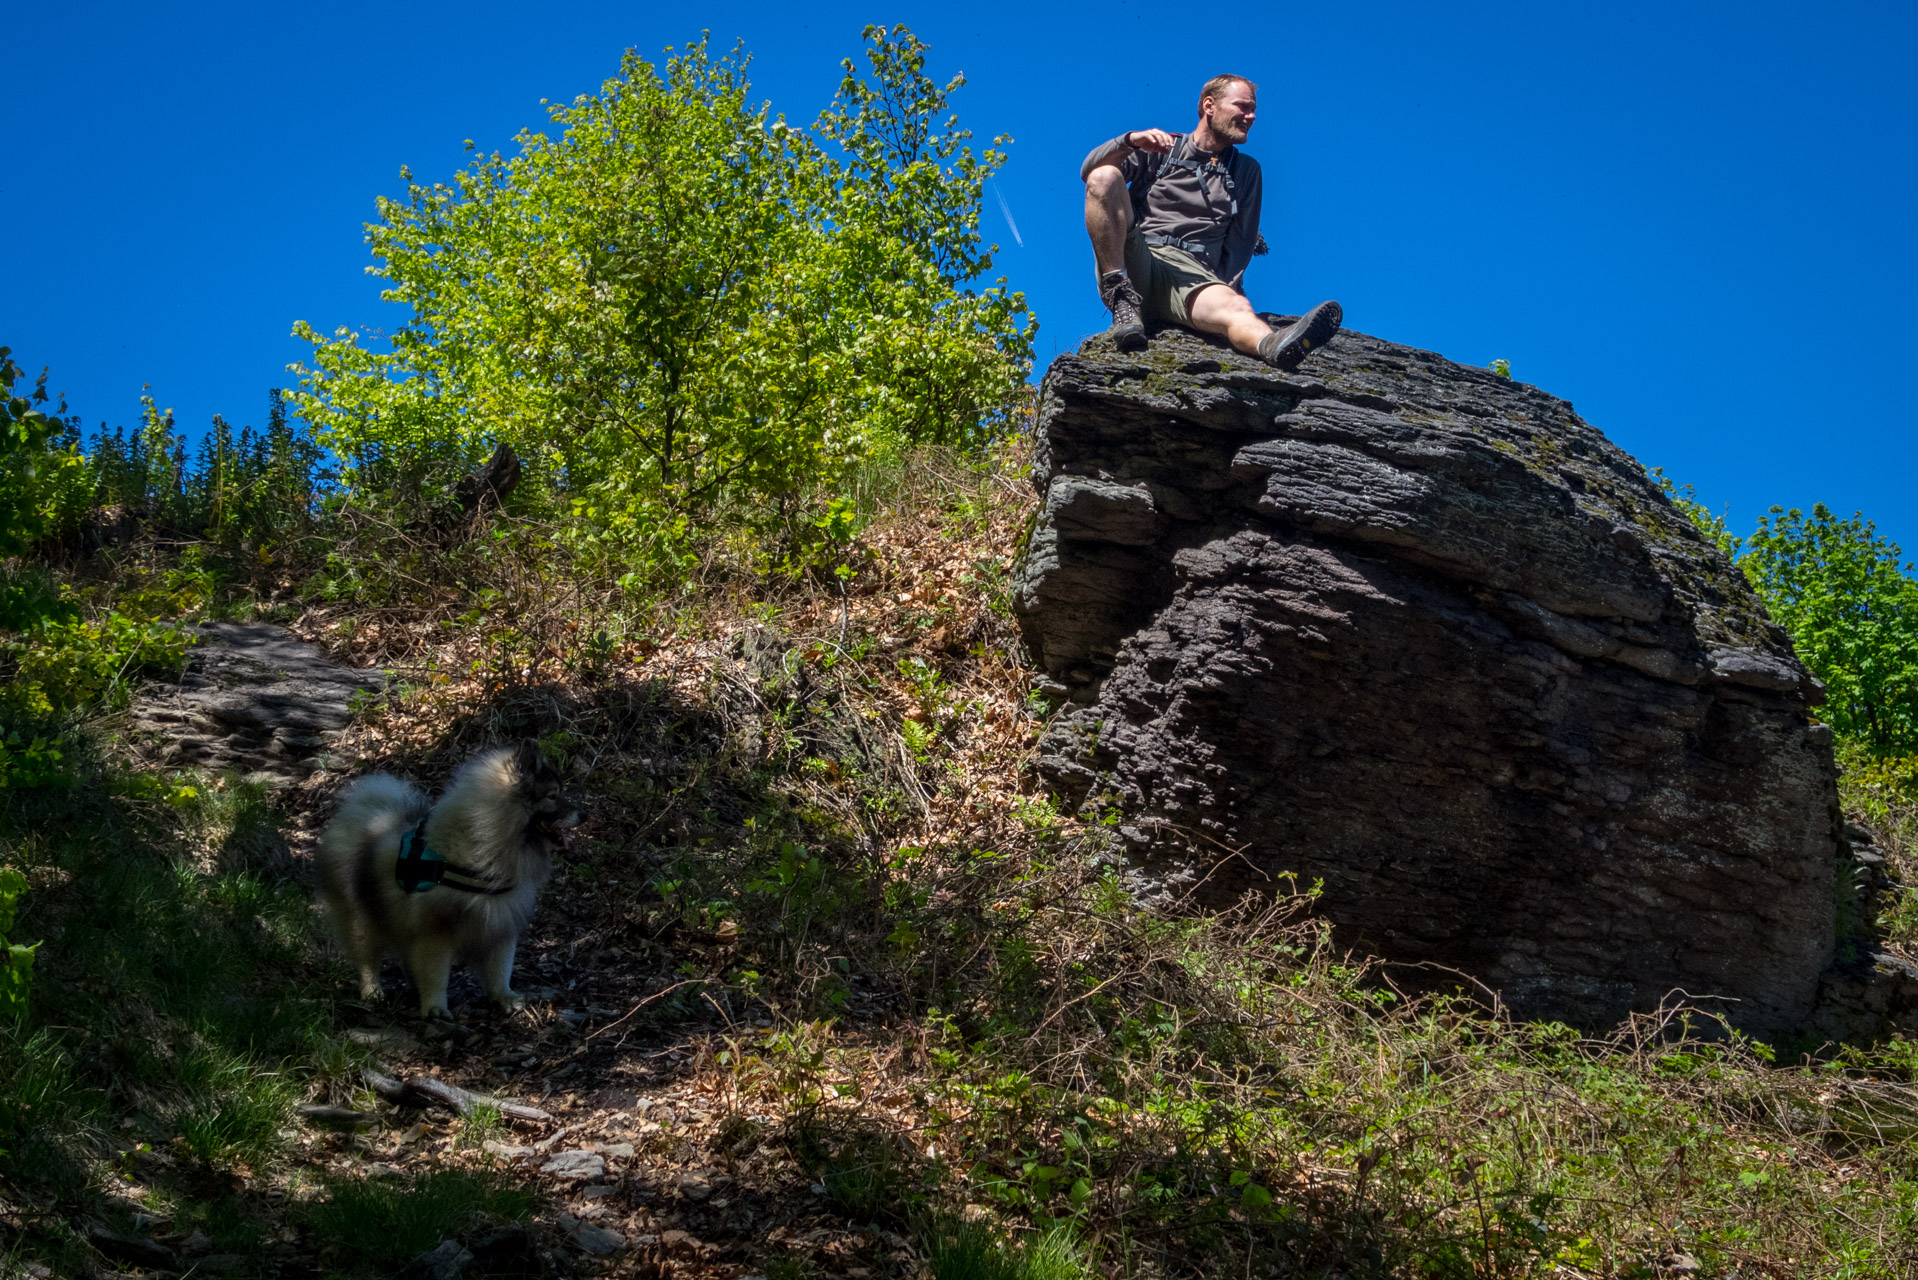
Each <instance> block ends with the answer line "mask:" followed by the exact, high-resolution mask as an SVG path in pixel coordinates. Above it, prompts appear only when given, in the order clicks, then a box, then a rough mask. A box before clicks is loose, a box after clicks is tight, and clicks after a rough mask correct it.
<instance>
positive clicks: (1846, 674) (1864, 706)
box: [1738, 502, 1918, 755]
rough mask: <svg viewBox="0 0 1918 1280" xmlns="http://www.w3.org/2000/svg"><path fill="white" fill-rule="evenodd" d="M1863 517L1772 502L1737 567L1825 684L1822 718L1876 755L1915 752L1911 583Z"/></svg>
mask: <svg viewBox="0 0 1918 1280" xmlns="http://www.w3.org/2000/svg"><path fill="white" fill-rule="evenodd" d="M1903 560H1904V556H1903V553H1902V552H1900V551H1899V549H1898V547H1897V545H1896V544H1894V543H1892V542H1889V541H1887V540H1886V539H1884V538H1883V537H1881V536H1879V534H1878V531H1877V529H1876V527H1874V526H1873V524H1872V522H1871V521H1869V520H1867V519H1865V518H1864V517H1863V516H1862V515H1854V516H1852V518H1851V519H1849V520H1840V519H1839V518H1838V517H1836V516H1835V515H1833V514H1832V513H1831V511H1830V510H1829V509H1828V508H1827V507H1826V506H1825V505H1824V504H1823V503H1822V502H1821V503H1819V504H1817V505H1816V506H1814V507H1813V508H1812V509H1811V514H1810V515H1809V516H1807V515H1806V514H1805V513H1804V512H1802V511H1799V510H1798V509H1796V508H1793V509H1792V510H1790V511H1785V510H1783V509H1782V508H1779V507H1773V508H1772V509H1771V514H1770V515H1769V516H1766V517H1763V518H1761V519H1760V520H1759V522H1758V530H1757V532H1755V533H1753V534H1752V536H1751V538H1750V540H1749V542H1747V543H1746V550H1745V553H1744V554H1743V555H1742V556H1740V557H1739V559H1738V565H1739V567H1740V568H1742V569H1743V570H1744V571H1745V576H1746V577H1748V578H1750V579H1751V582H1752V585H1753V586H1754V587H1756V588H1757V589H1758V594H1759V595H1760V596H1762V597H1763V598H1764V601H1765V607H1766V608H1767V609H1769V610H1770V611H1771V615H1772V617H1773V619H1774V620H1776V621H1777V622H1778V624H1779V625H1780V626H1782V627H1784V628H1785V630H1786V631H1788V632H1790V633H1791V638H1792V643H1793V645H1795V646H1796V648H1797V650H1798V656H1799V657H1800V658H1801V659H1802V660H1803V661H1804V663H1805V665H1806V666H1807V667H1809V668H1811V671H1812V674H1813V675H1815V676H1817V677H1818V678H1819V679H1820V680H1822V681H1824V683H1825V703H1824V706H1823V707H1822V708H1821V709H1820V712H1819V714H1820V716H1821V718H1823V719H1824V720H1825V722H1826V723H1828V724H1829V725H1831V727H1832V731H1833V732H1834V733H1836V734H1838V735H1840V736H1841V737H1843V738H1846V739H1849V740H1851V741H1854V742H1856V743H1858V744H1859V745H1861V746H1862V747H1864V748H1865V749H1866V750H1867V751H1869V752H1870V753H1871V754H1873V755H1909V754H1912V753H1914V752H1918V582H1913V581H1912V580H1911V579H1910V578H1909V577H1907V576H1906V574H1907V573H1908V572H1909V571H1910V567H1911V566H1909V565H1907V564H1904V563H1903Z"/></svg>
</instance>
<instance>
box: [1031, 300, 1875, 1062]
mask: <svg viewBox="0 0 1918 1280" xmlns="http://www.w3.org/2000/svg"><path fill="white" fill-rule="evenodd" d="M1038 432H1039V442H1038V456H1037V462H1036V472H1035V476H1034V479H1035V483H1036V484H1037V486H1038V488H1039V491H1040V494H1041V498H1042V502H1043V507H1042V510H1041V514H1040V518H1039V521H1038V524H1037V527H1036V528H1035V531H1034V533H1033V536H1032V541H1031V544H1030V549H1029V552H1028V555H1027V558H1026V566H1025V570H1024V574H1023V577H1022V579H1021V581H1020V582H1019V584H1018V589H1017V594H1016V600H1015V605H1016V608H1017V611H1018V614H1019V618H1020V622H1021V626H1022V628H1023V630H1024V633H1025V636H1026V638H1027V641H1028V644H1029V647H1030V648H1031V650H1032V652H1033V654H1034V656H1035V658H1036V659H1037V661H1038V662H1039V663H1040V664H1041V665H1042V666H1043V668H1044V671H1045V673H1046V681H1047V682H1048V683H1049V684H1050V687H1051V688H1052V690H1053V692H1054V693H1055V694H1057V695H1058V696H1060V697H1062V698H1064V699H1066V700H1067V701H1068V703H1069V705H1068V707H1067V710H1066V711H1065V713H1064V714H1062V715H1061V716H1060V718H1059V719H1058V721H1057V722H1056V724H1055V728H1054V730H1053V732H1052V733H1051V735H1050V736H1049V737H1048V739H1047V741H1046V744H1045V747H1044V749H1043V751H1042V756H1043V759H1042V762H1041V769H1042V771H1043V772H1044V774H1045V775H1046V776H1047V778H1048V779H1049V781H1050V782H1051V783H1052V784H1053V786H1054V787H1055V788H1056V789H1057V790H1059V791H1060V792H1061V793H1063V794H1064V796H1065V797H1066V798H1067V799H1068V800H1070V801H1071V802H1074V803H1082V802H1091V803H1095V804H1103V805H1109V806H1114V807H1116V808H1117V809H1118V810H1119V812H1120V813H1122V814H1123V815H1124V816H1123V820H1122V824H1121V828H1120V829H1121V830H1122V832H1123V833H1124V835H1125V837H1126V839H1127V841H1128V843H1129V847H1130V849H1131V851H1132V854H1133V855H1134V867H1135V870H1134V877H1135V879H1136V881H1137V883H1138V885H1139V887H1140V889H1141V891H1142V892H1144V893H1147V894H1158V895H1162V896H1165V897H1167V898H1171V899H1180V900H1187V901H1192V902H1196V903H1206V904H1218V903H1222V902H1226V901H1230V900H1233V899H1236V898H1237V897H1238V896H1239V895H1241V894H1242V893H1244V892H1245V891H1246V890H1248V889H1253V888H1262V887H1267V886H1272V885H1274V884H1275V883H1277V877H1279V876H1281V875H1282V874H1283V873H1288V872H1290V873H1295V874H1296V875H1297V876H1298V877H1299V878H1300V884H1301V885H1302V886H1303V885H1309V884H1310V883H1311V882H1313V881H1315V880H1322V881H1323V883H1324V895H1323V898H1322V900H1321V903H1322V908H1323V911H1324V913H1325V915H1326V916H1327V917H1328V918H1329V919H1330V920H1331V921H1332V922H1333V925H1334V927H1335V931H1336V935H1337V936H1338V938H1339V939H1340V940H1341V941H1342V942H1343V943H1345V944H1346V945H1349V946H1351V947H1354V948H1357V949H1361V950H1364V951H1368V952H1371V953H1374V954H1378V955H1382V956H1385V957H1388V958H1391V959H1395V960H1399V961H1407V962H1414V963H1423V964H1425V965H1427V966H1428V967H1427V968H1426V969H1425V970H1423V972H1424V973H1425V974H1426V975H1427V977H1428V978H1429V979H1430V981H1431V982H1432V984H1433V985H1451V984H1452V983H1455V982H1457V981H1459V979H1458V978H1457V977H1456V976H1454V975H1452V974H1450V973H1447V972H1446V970H1448V969H1450V970H1457V971H1459V972H1460V973H1462V974H1468V975H1471V976H1472V977H1473V978H1476V979H1478V980H1480V981H1482V982H1484V983H1485V984H1487V985H1488V986H1490V987H1492V988H1494V989H1496V990H1497V991H1499V992H1500V993H1501V995H1502V997H1503V998H1504V1000H1505V1001H1506V1003H1507V1004H1508V1006H1509V1007H1511V1008H1512V1009H1513V1010H1514V1011H1515V1012H1517V1013H1519V1014H1521V1015H1523V1016H1529V1017H1554V1018H1563V1019H1566V1020H1568V1021H1571V1022H1574V1023H1578V1024H1582V1025H1587V1026H1603V1025H1608V1024H1610V1023H1612V1022H1614V1021H1616V1020H1617V1019H1618V1018H1620V1017H1622V1016H1624V1015H1625V1014H1627V1013H1629V1012H1631V1011H1633V1010H1642V1009H1649V1008H1653V1007H1656V1006H1657V1005H1658V1004H1659V1003H1660V1001H1661V1000H1663V999H1665V998H1666V997H1667V996H1668V995H1670V994H1671V993H1674V992H1684V993H1687V994H1688V995H1689V996H1691V997H1693V998H1699V999H1702V998H1704V997H1721V998H1723V999H1724V1000H1726V1001H1727V1002H1728V1003H1725V1004H1722V1005H1718V1006H1716V1007H1719V1008H1722V1009H1723V1010H1724V1011H1725V1012H1726V1013H1727V1014H1728V1015H1729V1016H1730V1018H1731V1019H1732V1020H1733V1022H1734V1023H1735V1024H1737V1025H1739V1026H1740V1027H1742V1028H1744V1029H1746V1030H1748V1031H1751V1032H1754V1033H1758V1034H1763V1035H1775V1034H1780V1033H1785V1032H1789V1031H1793V1030H1796V1029H1798V1028H1800V1027H1802V1026H1804V1025H1805V1023H1806V1020H1807V1018H1808V1016H1809V1014H1810V1012H1811V1008H1812V1005H1813V1002H1814V999H1815V997H1816V994H1817V990H1818V984H1819V979H1820V976H1821V974H1823V973H1824V972H1825V971H1826V969H1827V967H1828V966H1829V965H1830V964H1831V962H1832V958H1833V954H1834V940H1835V935H1836V932H1837V931H1838V929H1839V926H1840V921H1839V919H1838V914H1839V912H1838V908H1839V903H1840V897H1841V894H1842V893H1844V892H1846V891H1847V886H1846V885H1845V884H1844V883H1843V882H1842V880H1841V877H1840V875H1839V868H1840V859H1841V856H1842V855H1841V843H1840V842H1841V827H1840V822H1839V818H1838V806H1837V798H1836V792H1835V771H1834V769H1833V765H1832V758H1831V748H1830V741H1829V732H1828V731H1827V730H1826V729H1824V728H1823V727H1822V726H1814V725H1813V724H1811V722H1810V720H1809V718H1808V716H1807V707H1808V706H1809V705H1810V704H1811V703H1812V702H1813V701H1814V700H1815V698H1816V696H1817V692H1818V691H1817V687H1816V684H1815V682H1814V681H1813V680H1812V679H1811V678H1810V676H1809V675H1808V674H1807V673H1806V671H1805V670H1804V668H1803V667H1802V666H1801V665H1800V664H1799V662H1798V661H1797V659H1796V658H1795V657H1794V656H1793V654H1792V650H1791V646H1790V643H1789V641H1788V640H1787V638H1786V637H1785V635H1784V633H1783V632H1782V631H1780V630H1779V629H1778V628H1777V627H1776V626H1774V625H1772V624H1771V623H1770V622H1769V620H1768V619H1767V618H1766V617H1765V615H1764V612H1763V609H1762V607H1761V606H1760V604H1759V602H1758V600H1757V599H1756V597H1755V596H1754V595H1753V593H1752V591H1751V589H1750V588H1749V586H1748V585H1747V584H1746V583H1745V581H1744V579H1743V577H1742V576H1741V575H1740V574H1739V573H1738V572H1737V570H1736V569H1734V568H1733V567H1732V565H1731V564H1730V563H1729V562H1728V561H1727V560H1726V558H1725V557H1724V555H1723V554H1721V553H1720V552H1719V551H1718V549H1717V548H1715V547H1714V546H1712V545H1711V544H1710V542H1709V541H1708V540H1706V539H1705V538H1703V537H1702V536H1700V535H1699V534H1698V533H1697V532H1696V530H1695V529H1694V528H1693V527H1692V525H1691V523H1690V522H1689V521H1688V520H1687V519H1686V518H1685V516H1684V515H1683V513H1681V512H1679V511H1678V510H1676V509H1675V508H1674V507H1673V506H1672V505H1671V504H1670V503H1669V502H1668V501H1667V500H1666V499H1665V497H1664V496H1663V495H1662V494H1661V493H1660V492H1659V490H1658V488H1657V486H1656V485H1655V484H1654V483H1653V482H1652V481H1651V480H1650V479H1649V478H1648V477H1647V476H1646V474H1645V471H1644V469H1643V468H1642V467H1641V466H1639V464H1638V463H1636V462H1635V461H1633V460H1632V458H1630V457H1629V456H1628V455H1626V454H1625V453H1624V452H1622V451H1621V450H1619V449H1618V448H1616V447H1614V446H1613V445H1612V444H1611V443H1609V442H1608V441H1607V440H1606V439H1605V437H1604V436H1603V435H1601V434H1600V433H1599V432H1598V431H1597V430H1595V429H1594V428H1593V427H1591V426H1590V425H1588V424H1587V423H1585V422H1584V421H1583V420H1581V419H1580V418H1579V417H1578V416H1577V415H1576V414H1575V413H1573V412H1572V407H1571V405H1569V404H1568V403H1566V402H1565V401H1563V400H1559V399H1556V398H1554V397H1552V396H1549V395H1546V394H1545V393H1544V392H1541V391H1539V390H1537V389H1535V388H1532V387H1528V386H1525V385H1523V384H1519V383H1513V382H1508V381H1505V380H1502V379H1500V378H1497V377H1496V376H1494V375H1492V374H1491V373H1489V372H1486V371H1484V370H1478V369H1470V368H1466V367H1463V366H1460V365H1456V364H1453V363H1451V362H1450V361H1447V360H1445V359H1443V358H1441V357H1439V356H1436V355H1433V354H1431V353H1429V352H1424V351H1417V350H1413V349H1411V348H1407V347H1401V346H1396V345H1394V344H1391V343H1387V342H1381V341H1379V340H1377V339H1375V338H1370V337H1366V336H1364V335H1362V334H1358V333H1353V332H1349V331H1348V332H1346V333H1344V334H1342V335H1340V337H1339V338H1338V339H1337V340H1336V341H1335V342H1334V343H1333V344H1332V345H1331V346H1330V347H1329V348H1328V349H1326V350H1324V351H1322V352H1320V353H1318V354H1315V355H1314V356H1313V357H1312V358H1311V359H1310V360H1308V361H1307V362H1306V365H1305V367H1304V368H1303V369H1301V370H1300V371H1299V372H1298V373H1295V374H1292V375H1289V376H1288V375H1279V374H1276V373H1274V372H1273V371H1271V370H1270V369H1267V368H1265V367H1264V366H1262V365H1260V364H1258V363H1257V362H1255V361H1251V360H1248V359H1245V358H1243V357H1241V356H1238V355H1237V354H1235V353H1233V352H1231V351H1229V350H1227V349H1225V348H1224V347H1223V346H1218V345H1213V344H1211V343H1208V342H1206V341H1204V340H1202V339H1200V338H1198V337H1196V336H1193V335H1189V334H1184V333H1181V332H1168V333H1162V334H1159V335H1157V336H1156V337H1155V338H1154V340H1153V342H1152V344H1151V347H1150V349H1149V350H1148V351H1146V352H1145V353H1143V354H1140V355H1137V356H1126V355H1122V354H1119V353H1117V352H1115V351H1113V350H1112V349H1111V348H1110V347H1109V346H1108V345H1106V344H1105V343H1104V340H1103V339H1093V340H1092V341H1090V342H1089V343H1087V344H1086V346H1085V347H1084V348H1083V349H1082V350H1081V351H1080V352H1078V353H1077V354H1072V355H1066V356H1062V357H1060V358H1059V359H1058V360H1056V361H1055V362H1054V363H1053V366H1052V368H1051V370H1050V371H1049V372H1048V373H1047V375H1046V378H1045V382H1044V386H1043V389H1042V393H1041V407H1040V410H1039V420H1038ZM1418 972H1419V971H1417V970H1415V971H1412V974H1413V977H1414V980H1416V976H1417V973H1418Z"/></svg>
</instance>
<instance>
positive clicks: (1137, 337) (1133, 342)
mask: <svg viewBox="0 0 1918 1280" xmlns="http://www.w3.org/2000/svg"><path fill="white" fill-rule="evenodd" d="M1112 345H1113V346H1115V347H1117V348H1118V349H1119V350H1121V351H1144V350H1145V348H1146V341H1145V326H1144V325H1142V324H1131V325H1127V326H1126V327H1125V328H1123V329H1119V328H1115V329H1113V330H1112Z"/></svg>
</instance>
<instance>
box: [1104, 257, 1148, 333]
mask: <svg viewBox="0 0 1918 1280" xmlns="http://www.w3.org/2000/svg"><path fill="white" fill-rule="evenodd" d="M1099 296H1100V297H1101V298H1102V299H1104V300H1105V304H1106V309H1107V310H1109V311H1111V312H1112V329H1111V333H1112V345H1113V346H1115V347H1117V348H1119V350H1121V351H1144V350H1145V317H1144V316H1142V315H1140V314H1139V308H1140V307H1142V306H1144V305H1145V299H1144V298H1141V297H1140V296H1139V291H1138V289H1137V288H1135V287H1134V286H1133V283H1132V277H1131V276H1128V275H1127V274H1126V273H1125V272H1123V271H1108V272H1107V273H1106V274H1105V275H1103V276H1101V277H1099Z"/></svg>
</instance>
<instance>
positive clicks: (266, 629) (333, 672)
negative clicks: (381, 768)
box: [130, 622, 387, 787]
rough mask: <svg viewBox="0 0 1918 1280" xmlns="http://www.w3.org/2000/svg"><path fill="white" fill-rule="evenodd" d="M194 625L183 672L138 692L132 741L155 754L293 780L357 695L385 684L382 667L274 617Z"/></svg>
mask: <svg viewBox="0 0 1918 1280" xmlns="http://www.w3.org/2000/svg"><path fill="white" fill-rule="evenodd" d="M195 631H196V634H197V639H198V643H197V644H196V645H195V646H194V647H193V649H192V650H191V651H190V652H189V653H188V655H187V661H186V668H185V670H184V672H183V673H182V674H181V677H180V680H179V681H178V682H177V683H163V684H154V685H149V686H147V688H145V689H144V690H142V691H141V694H140V696H139V697H138V698H136V699H135V700H134V704H133V708H132V715H131V717H130V719H131V726H132V729H133V738H134V741H135V743H136V744H137V745H138V746H139V747H140V748H141V750H142V751H143V753H144V754H145V755H146V756H147V757H148V758H150V759H152V760H153V761H155V762H156V763H160V764H172V765H196V766H199V767H202V768H210V769H221V770H235V771H237V772H240V773H242V774H244V775H245V776H246V777H247V779H248V780H250V781H255V782H261V783H265V784H266V785H268V786H273V787H285V786H290V785H292V784H294V783H296V782H298V781H299V780H301V779H302V778H304V777H306V776H307V775H308V774H310V773H311V772H313V770H314V769H315V768H316V767H318V764H319V759H320V756H321V755H322V753H323V752H324V749H325V748H326V747H327V746H328V745H329V744H331V743H332V742H333V741H334V740H335V739H337V738H338V737H339V735H340V731H341V730H342V729H344V728H345V727H346V725H347V724H348V722H349V721H350V720H351V719H352V704H353V700H354V699H355V698H356V697H366V696H370V695H372V694H376V693H379V692H381V691H382V690H384V689H385V688H386V686H387V677H386V675H385V674H384V673H382V672H379V671H371V670H367V671H361V670H355V669H352V668H349V667H343V666H340V665H339V664H338V663H336V662H333V661H331V660H329V659H328V658H327V657H326V656H325V655H324V654H323V653H321V652H320V650H319V647H318V646H317V645H313V644H309V643H308V642H306V641H304V640H302V639H300V638H299V637H298V636H296V635H294V634H293V633H292V632H290V631H288V630H287V629H286V628H285V627H279V626H274V625H273V624H272V623H267V622H210V623H206V624H204V625H202V626H199V627H197V628H195Z"/></svg>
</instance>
